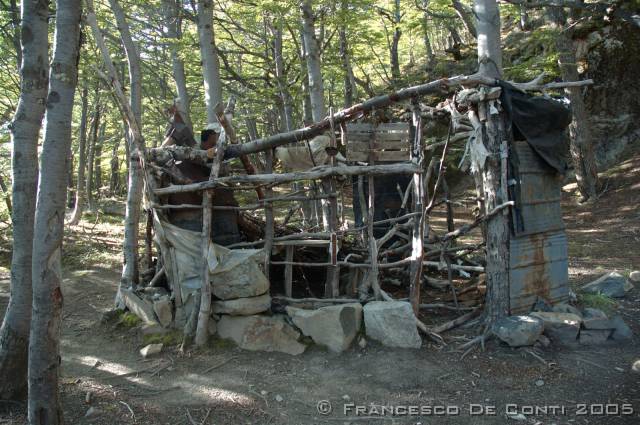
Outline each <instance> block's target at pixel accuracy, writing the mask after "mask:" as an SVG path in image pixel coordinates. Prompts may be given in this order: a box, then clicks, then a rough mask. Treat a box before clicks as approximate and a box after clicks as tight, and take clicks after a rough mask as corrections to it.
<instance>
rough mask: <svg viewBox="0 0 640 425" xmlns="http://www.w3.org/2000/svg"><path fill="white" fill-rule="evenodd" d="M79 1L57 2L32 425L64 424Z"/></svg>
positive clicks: (43, 174) (42, 190)
mask: <svg viewBox="0 0 640 425" xmlns="http://www.w3.org/2000/svg"><path fill="white" fill-rule="evenodd" d="M81 12H82V7H81V1H80V0H58V1H57V2H56V20H55V22H56V31H55V41H54V43H55V44H54V52H53V59H52V61H51V72H50V75H49V79H50V83H49V94H48V97H47V104H46V106H47V115H46V120H45V123H46V127H45V130H44V143H43V146H42V158H46V161H42V169H41V170H40V184H39V186H38V197H37V203H36V217H35V225H34V239H33V267H32V276H33V318H32V320H31V336H30V338H29V405H28V413H29V424H31V425H58V424H63V423H64V421H63V418H62V406H61V405H60V398H59V390H58V380H59V375H60V346H59V343H60V332H61V325H62V291H61V289H60V284H61V282H62V270H61V265H60V258H61V250H62V238H63V231H64V213H65V201H66V192H65V191H61V190H60V187H61V186H62V185H64V182H65V181H66V179H67V173H68V170H69V167H68V164H67V158H68V154H69V152H70V150H71V122H72V114H73V98H74V93H75V89H76V83H77V81H78V51H79V41H80V15H81Z"/></svg>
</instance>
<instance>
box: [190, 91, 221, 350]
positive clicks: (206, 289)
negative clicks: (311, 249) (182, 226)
mask: <svg viewBox="0 0 640 425" xmlns="http://www.w3.org/2000/svg"><path fill="white" fill-rule="evenodd" d="M214 112H215V114H216V118H217V117H218V116H222V115H224V109H223V107H222V104H221V103H218V104H217V105H216V106H215V108H214ZM226 144H227V137H226V133H222V134H221V136H220V138H219V139H218V143H217V145H216V156H215V158H214V159H213V165H212V166H211V172H210V174H209V181H214V180H215V179H217V178H218V176H219V175H220V167H221V165H222V160H223V159H224V150H225V148H226ZM212 200H213V191H212V190H205V191H204V194H203V196H202V208H203V209H202V235H201V236H202V282H201V285H200V294H201V298H200V311H199V313H198V326H197V328H196V338H195V341H196V345H197V346H198V347H202V346H204V345H205V344H206V343H207V341H208V340H209V320H210V317H211V282H210V277H209V243H210V240H211V218H212V210H211V206H212Z"/></svg>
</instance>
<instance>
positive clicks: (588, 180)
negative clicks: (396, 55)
mask: <svg viewBox="0 0 640 425" xmlns="http://www.w3.org/2000/svg"><path fill="white" fill-rule="evenodd" d="M556 26H557V27H558V34H557V35H556V48H557V49H558V65H559V66H560V72H561V74H562V79H563V80H564V81H578V79H579V78H580V76H579V74H578V67H577V64H576V54H575V50H576V49H575V47H574V45H573V41H572V39H571V30H565V29H563V28H562V25H560V24H559V23H556ZM565 93H566V94H567V97H568V98H569V101H570V102H571V115H572V120H571V124H570V125H569V135H570V139H571V143H570V152H571V158H572V159H573V167H574V170H575V173H576V182H577V183H578V190H579V191H580V196H581V202H584V201H587V200H588V199H596V197H597V196H598V186H599V182H598V167H597V166H596V159H595V155H594V153H593V139H592V136H591V128H590V124H589V116H588V114H587V110H586V108H585V105H584V98H583V96H582V89H581V88H580V87H568V88H566V89H565Z"/></svg>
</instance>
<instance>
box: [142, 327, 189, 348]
mask: <svg viewBox="0 0 640 425" xmlns="http://www.w3.org/2000/svg"><path fill="white" fill-rule="evenodd" d="M142 341H143V342H144V345H148V344H164V345H165V346H169V345H178V344H180V343H181V342H182V332H179V331H176V330H172V331H169V332H167V333H163V334H151V335H145V336H144V338H142Z"/></svg>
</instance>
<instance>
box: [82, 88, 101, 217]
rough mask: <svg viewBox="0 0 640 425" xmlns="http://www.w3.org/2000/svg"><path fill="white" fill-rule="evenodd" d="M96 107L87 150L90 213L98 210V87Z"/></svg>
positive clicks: (99, 114)
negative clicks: (96, 171) (96, 188)
mask: <svg viewBox="0 0 640 425" xmlns="http://www.w3.org/2000/svg"><path fill="white" fill-rule="evenodd" d="M95 101H96V106H95V108H96V109H95V111H94V112H93V120H92V121H91V134H90V138H89V146H88V150H87V174H86V182H85V185H86V192H87V204H88V205H87V206H88V208H89V211H95V209H96V198H95V197H94V193H93V192H94V189H95V184H94V179H93V178H94V177H95V174H94V172H93V166H94V165H95V153H96V143H98V129H99V126H100V118H101V115H102V114H101V111H100V108H101V107H102V106H101V105H100V89H99V88H97V87H96V96H95Z"/></svg>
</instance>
